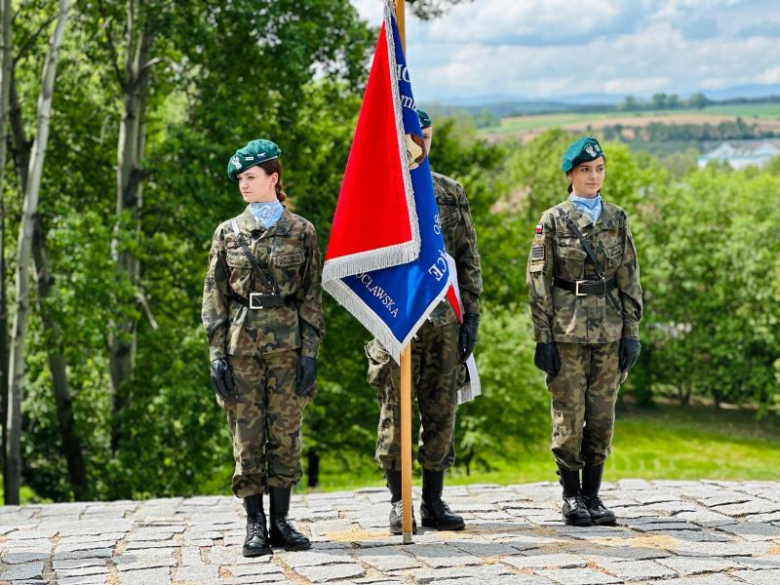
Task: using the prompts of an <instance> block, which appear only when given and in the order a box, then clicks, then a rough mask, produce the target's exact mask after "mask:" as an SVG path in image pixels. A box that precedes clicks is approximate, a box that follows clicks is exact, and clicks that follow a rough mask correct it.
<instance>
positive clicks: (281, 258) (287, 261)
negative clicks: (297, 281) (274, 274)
mask: <svg viewBox="0 0 780 585" xmlns="http://www.w3.org/2000/svg"><path fill="white" fill-rule="evenodd" d="M274 264H275V265H276V266H278V267H279V268H295V267H297V266H300V265H301V264H303V252H301V251H296V252H289V253H287V254H279V255H278V256H277V257H276V259H275V260H274Z"/></svg>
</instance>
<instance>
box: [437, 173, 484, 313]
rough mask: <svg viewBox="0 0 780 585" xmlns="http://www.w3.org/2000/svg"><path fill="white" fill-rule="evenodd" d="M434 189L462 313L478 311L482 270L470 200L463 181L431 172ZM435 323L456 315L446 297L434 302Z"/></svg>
mask: <svg viewBox="0 0 780 585" xmlns="http://www.w3.org/2000/svg"><path fill="white" fill-rule="evenodd" d="M431 176H432V177H433V192H434V194H435V195H436V204H437V205H438V207H439V225H441V229H442V233H443V235H444V248H445V249H446V250H447V253H448V254H449V255H450V256H452V257H453V258H454V259H455V265H456V266H457V268H458V288H459V289H460V298H461V300H462V301H463V310H464V312H465V313H479V296H480V295H481V294H482V272H481V270H480V264H479V250H478V249H477V233H476V231H475V230H474V220H473V219H472V218H471V210H470V209H469V202H468V199H466V191H465V189H463V185H461V184H460V183H458V182H457V181H455V180H454V179H450V178H449V177H447V176H445V175H440V174H439V173H431ZM430 319H431V321H432V322H433V324H434V325H436V326H437V327H441V326H442V325H447V324H449V323H452V322H453V321H455V320H456V319H457V317H456V315H455V311H453V310H452V306H451V305H450V303H449V302H448V301H446V300H444V301H442V302H441V303H440V304H439V306H437V307H436V308H435V309H434V311H433V313H431V317H430Z"/></svg>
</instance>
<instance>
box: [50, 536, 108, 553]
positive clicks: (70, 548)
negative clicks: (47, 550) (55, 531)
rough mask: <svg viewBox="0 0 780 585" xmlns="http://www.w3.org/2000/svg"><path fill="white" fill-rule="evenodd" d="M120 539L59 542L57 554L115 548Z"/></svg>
mask: <svg viewBox="0 0 780 585" xmlns="http://www.w3.org/2000/svg"><path fill="white" fill-rule="evenodd" d="M118 540H119V539H118V538H115V539H113V540H101V541H97V542H89V541H87V542H81V543H78V542H65V543H62V542H61V543H59V544H58V545H57V548H56V549H55V550H56V551H57V554H59V553H65V554H67V553H69V552H78V551H90V550H97V549H101V548H114V547H115V546H116V543H117V541H118Z"/></svg>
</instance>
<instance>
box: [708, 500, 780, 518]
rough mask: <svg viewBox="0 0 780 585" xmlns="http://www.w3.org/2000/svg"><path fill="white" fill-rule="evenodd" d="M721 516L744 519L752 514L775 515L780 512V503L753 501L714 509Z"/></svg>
mask: <svg viewBox="0 0 780 585" xmlns="http://www.w3.org/2000/svg"><path fill="white" fill-rule="evenodd" d="M712 510H714V511H715V512H718V513H719V514H725V515H727V516H735V517H742V516H748V515H750V514H774V513H775V512H780V501H770V500H763V499H762V500H751V501H749V502H745V503H743V504H726V505H725V506H717V507H715V508H712Z"/></svg>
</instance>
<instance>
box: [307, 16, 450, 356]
mask: <svg viewBox="0 0 780 585" xmlns="http://www.w3.org/2000/svg"><path fill="white" fill-rule="evenodd" d="M410 81H411V76H410V75H409V70H408V68H407V66H406V59H405V58H404V54H403V49H402V47H401V42H400V38H399V33H398V26H397V23H396V19H395V16H394V14H393V6H392V3H391V2H387V1H386V2H385V14H384V22H383V24H382V28H381V31H380V34H379V39H378V41H377V46H376V52H375V54H374V61H373V64H372V66H371V72H370V74H369V78H368V84H367V86H366V92H365V95H364V97H363V104H362V106H361V109H360V115H359V118H358V123H357V129H356V130H355V137H354V140H353V142H352V147H351V149H350V154H349V160H348V161H347V168H346V171H345V173H344V180H343V182H342V185H341V191H340V193H339V200H338V203H337V206H336V212H335V215H334V218H333V227H332V230H331V235H330V241H329V242H328V249H327V253H326V254H325V266H324V268H323V277H322V280H323V288H324V289H325V290H326V291H328V292H329V293H330V294H331V295H333V296H334V297H335V298H336V300H338V302H339V303H341V304H342V305H343V306H344V307H345V308H346V309H347V310H348V311H349V312H350V313H352V314H353V315H354V316H355V317H356V318H357V319H358V320H359V321H360V322H361V323H362V324H363V325H364V326H365V327H366V329H368V330H369V331H370V332H371V333H372V334H373V335H374V336H375V337H376V338H377V339H379V341H381V342H382V345H384V346H385V348H386V349H387V350H388V352H390V354H391V355H392V356H393V359H395V361H397V362H398V361H400V354H401V350H402V349H403V348H404V347H406V345H407V344H408V343H409V341H410V340H411V338H412V336H413V335H414V333H415V332H416V331H417V329H418V328H419V327H420V325H422V323H423V321H425V319H426V318H427V317H428V315H429V314H430V313H431V311H432V310H433V309H434V308H435V306H436V305H437V304H438V303H439V302H440V301H441V300H442V298H444V296H445V294H446V293H447V289H448V287H449V286H450V274H449V272H450V268H449V264H448V262H447V254H446V252H445V250H444V240H443V238H442V233H441V225H440V224H439V217H438V208H437V206H436V199H435V197H434V194H433V184H432V181H431V171H430V167H429V166H428V157H427V153H426V151H425V145H424V142H423V139H422V130H421V129H420V123H419V120H418V119H417V109H416V106H415V101H414V96H413V94H412V86H411V82H410Z"/></svg>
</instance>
